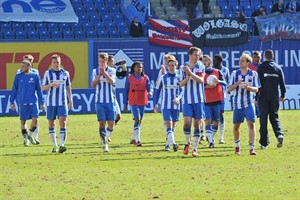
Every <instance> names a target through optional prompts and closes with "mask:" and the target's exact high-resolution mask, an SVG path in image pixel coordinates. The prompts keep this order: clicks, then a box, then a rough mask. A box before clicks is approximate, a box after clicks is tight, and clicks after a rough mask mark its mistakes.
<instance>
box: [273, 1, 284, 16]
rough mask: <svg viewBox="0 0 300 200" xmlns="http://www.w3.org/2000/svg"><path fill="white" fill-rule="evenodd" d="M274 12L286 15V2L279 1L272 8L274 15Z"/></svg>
mask: <svg viewBox="0 0 300 200" xmlns="http://www.w3.org/2000/svg"><path fill="white" fill-rule="evenodd" d="M274 12H280V13H281V14H282V13H284V1H283V0H278V2H277V3H275V4H274V5H273V6H272V13H274Z"/></svg>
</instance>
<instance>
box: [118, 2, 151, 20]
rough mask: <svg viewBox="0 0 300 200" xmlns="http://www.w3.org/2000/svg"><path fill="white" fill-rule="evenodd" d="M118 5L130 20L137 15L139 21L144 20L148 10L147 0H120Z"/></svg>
mask: <svg viewBox="0 0 300 200" xmlns="http://www.w3.org/2000/svg"><path fill="white" fill-rule="evenodd" d="M120 5H121V8H122V11H123V13H124V14H125V15H126V17H127V18H128V19H129V20H130V21H133V18H134V17H137V18H138V20H139V22H141V23H144V22H145V18H146V16H147V12H148V11H147V10H148V1H147V0H121V4H120Z"/></svg>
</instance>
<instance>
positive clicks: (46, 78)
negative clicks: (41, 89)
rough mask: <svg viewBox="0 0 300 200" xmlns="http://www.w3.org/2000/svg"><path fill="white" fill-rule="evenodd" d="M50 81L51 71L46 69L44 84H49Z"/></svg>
mask: <svg viewBox="0 0 300 200" xmlns="http://www.w3.org/2000/svg"><path fill="white" fill-rule="evenodd" d="M49 83H50V80H49V71H46V72H45V74H44V78H43V82H42V85H48V84H49Z"/></svg>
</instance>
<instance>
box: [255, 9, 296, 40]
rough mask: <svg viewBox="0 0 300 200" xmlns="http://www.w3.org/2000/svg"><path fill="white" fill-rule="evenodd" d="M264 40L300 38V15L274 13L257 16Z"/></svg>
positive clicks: (257, 22) (256, 19)
mask: <svg viewBox="0 0 300 200" xmlns="http://www.w3.org/2000/svg"><path fill="white" fill-rule="evenodd" d="M255 22H256V24H257V27H258V31H259V38H260V39H261V41H262V42H268V41H270V40H276V39H290V40H300V15H299V14H298V15H297V14H289V13H285V14H280V13H273V14H271V15H267V16H264V17H255Z"/></svg>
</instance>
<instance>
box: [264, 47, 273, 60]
mask: <svg viewBox="0 0 300 200" xmlns="http://www.w3.org/2000/svg"><path fill="white" fill-rule="evenodd" d="M264 58H265V60H274V52H273V50H271V49H267V50H266V51H265V53H264Z"/></svg>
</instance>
